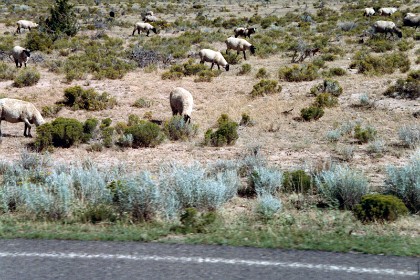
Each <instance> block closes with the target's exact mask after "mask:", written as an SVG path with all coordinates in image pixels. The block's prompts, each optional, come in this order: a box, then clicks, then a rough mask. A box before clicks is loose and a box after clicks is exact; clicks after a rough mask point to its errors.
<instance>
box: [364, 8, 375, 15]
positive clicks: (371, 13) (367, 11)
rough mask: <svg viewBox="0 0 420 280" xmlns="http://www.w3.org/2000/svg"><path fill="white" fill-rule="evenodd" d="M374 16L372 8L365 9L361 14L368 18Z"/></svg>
mask: <svg viewBox="0 0 420 280" xmlns="http://www.w3.org/2000/svg"><path fill="white" fill-rule="evenodd" d="M374 14H375V10H374V9H373V8H365V11H364V12H363V15H364V16H367V17H370V16H373V15H374Z"/></svg>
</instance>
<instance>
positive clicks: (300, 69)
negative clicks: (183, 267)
mask: <svg viewBox="0 0 420 280" xmlns="http://www.w3.org/2000/svg"><path fill="white" fill-rule="evenodd" d="M317 77H318V67H316V66H315V65H313V64H307V65H293V66H292V67H289V66H284V67H282V68H280V69H279V79H280V80H286V81H288V82H302V81H313V80H315V79H316V78H317Z"/></svg>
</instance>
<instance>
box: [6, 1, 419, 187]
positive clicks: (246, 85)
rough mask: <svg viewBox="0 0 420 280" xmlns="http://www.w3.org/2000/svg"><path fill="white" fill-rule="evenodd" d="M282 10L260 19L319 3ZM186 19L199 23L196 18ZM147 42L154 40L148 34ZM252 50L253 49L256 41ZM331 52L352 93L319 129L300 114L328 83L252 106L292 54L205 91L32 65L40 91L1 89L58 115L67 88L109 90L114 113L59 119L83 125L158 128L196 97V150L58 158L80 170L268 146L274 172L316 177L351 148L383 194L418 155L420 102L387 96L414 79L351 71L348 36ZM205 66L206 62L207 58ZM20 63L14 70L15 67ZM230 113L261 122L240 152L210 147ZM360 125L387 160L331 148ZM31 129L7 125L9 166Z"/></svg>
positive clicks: (254, 61) (285, 91)
mask: <svg viewBox="0 0 420 280" xmlns="http://www.w3.org/2000/svg"><path fill="white" fill-rule="evenodd" d="M275 2H276V1H274V3H268V4H266V5H259V9H258V12H259V13H260V14H261V15H262V16H264V15H270V14H276V15H277V16H281V15H282V14H285V13H286V12H290V11H296V10H298V11H299V10H301V9H304V7H305V5H306V6H309V12H310V11H311V6H312V3H307V4H306V3H305V4H303V3H302V2H299V1H288V3H287V5H286V4H283V3H281V2H282V1H278V2H280V3H275ZM217 3H219V2H217ZM229 3H230V4H229ZM229 3H223V4H220V6H224V7H226V8H227V9H228V10H229V11H230V12H225V13H223V14H235V13H239V14H240V15H241V16H250V15H252V13H251V9H250V8H248V9H247V8H246V7H247V5H248V4H249V3H248V4H245V3H244V4H243V5H242V7H239V6H238V4H237V3H236V2H235V3H233V2H229ZM238 3H239V2H238ZM162 5H163V4H162ZM218 5H219V4H218ZM218 5H209V6H208V16H209V17H211V16H214V13H216V12H217V10H218V9H219V7H218ZM327 5H328V7H329V8H331V9H335V10H338V9H339V8H340V4H339V3H337V4H334V3H328V4H327ZM99 7H102V9H103V10H104V11H106V10H107V8H106V7H104V6H103V5H99ZM312 9H313V8H312ZM139 12H140V11H139ZM118 16H119V18H120V19H122V20H126V21H130V22H133V23H134V22H136V21H138V20H139V18H140V16H138V17H137V18H136V16H135V13H133V12H131V13H129V14H127V15H126V16H122V15H118ZM159 16H160V17H161V18H164V19H165V20H167V21H168V22H171V21H173V20H174V18H175V17H178V16H180V15H179V14H175V13H174V14H172V15H171V14H159ZM186 16H191V17H193V16H194V15H186ZM360 18H361V20H360V23H359V24H363V23H362V22H363V18H362V11H361V12H360ZM367 27H368V26H367ZM174 30H175V28H174V27H171V28H168V29H167V30H160V32H159V34H157V35H155V34H153V33H152V34H151V35H150V36H162V37H170V36H175V35H174V34H173V33H174ZM14 31H15V26H5V25H4V24H1V25H0V32H1V33H4V32H10V33H13V32H14ZM27 32H28V31H27V30H25V31H24V32H23V33H22V34H17V35H15V44H19V43H20V42H22V40H23V38H24V37H25V36H26V33H27ZM94 32H95V31H92V30H81V31H80V32H79V35H80V36H81V35H87V36H91V35H92V34H94ZM131 32H132V28H131V27H126V28H124V27H118V26H113V27H112V28H110V29H107V30H105V33H106V34H107V35H109V36H115V37H118V38H122V39H123V40H127V41H135V40H136V38H137V37H138V35H137V34H136V35H135V36H134V37H132V36H130V35H131ZM181 32H183V31H181ZM221 32H224V33H226V36H228V35H231V30H225V29H223V28H221ZM79 35H78V36H79ZM140 36H144V34H142V35H140ZM147 39H148V38H147ZM147 39H146V41H145V43H146V44H147ZM250 41H251V42H252V38H251V39H250ZM331 44H332V45H336V46H339V47H340V48H342V49H344V50H345V54H344V55H343V56H341V57H339V58H338V59H336V60H335V61H331V62H326V66H327V67H329V68H331V67H340V68H343V69H345V70H346V71H347V74H346V75H344V76H341V77H334V79H336V80H338V81H339V83H340V85H341V86H342V88H343V94H342V95H341V96H340V97H339V106H337V107H333V108H327V109H326V110H325V115H324V116H323V117H322V118H321V119H319V120H318V121H312V122H302V121H297V120H296V117H298V116H299V115H300V110H301V109H302V108H303V107H307V106H309V105H310V104H311V103H312V102H313V100H314V97H312V96H310V95H309V91H310V89H311V87H312V86H314V85H316V84H319V83H320V82H322V81H323V78H322V77H320V78H318V79H316V80H313V81H309V82H287V81H279V84H280V85H281V86H282V91H281V92H280V93H278V94H272V95H268V96H265V97H259V98H250V97H249V92H250V91H251V90H252V87H253V85H254V84H256V83H257V82H258V80H259V79H257V78H255V74H256V72H257V70H258V69H259V68H262V67H264V68H266V69H267V71H268V73H269V74H270V77H271V79H275V80H277V72H278V69H279V68H280V67H281V66H285V65H291V63H290V57H288V53H280V54H276V55H273V56H270V57H268V58H259V57H258V56H250V55H248V57H249V59H248V60H247V61H246V62H247V63H249V64H250V65H251V66H252V70H251V72H250V73H248V74H246V75H237V74H238V72H239V69H240V65H239V64H238V65H232V66H231V71H229V72H224V71H223V72H222V73H221V75H219V76H218V77H216V78H214V79H213V81H212V82H201V83H197V82H194V81H193V80H194V77H184V78H182V79H181V80H175V81H174V80H170V79H169V80H162V79H161V74H162V73H163V72H164V71H166V70H167V69H163V67H158V68H156V70H154V71H152V72H151V73H145V72H144V71H143V69H139V68H137V69H136V70H135V71H132V72H130V73H128V74H127V75H125V76H124V77H123V78H122V79H117V80H109V79H102V80H95V79H92V77H90V76H87V77H86V78H85V79H83V80H77V81H73V82H71V83H67V82H65V80H64V78H63V76H62V75H57V74H55V73H51V72H49V71H48V69H47V68H46V67H43V64H42V63H34V62H32V61H31V60H29V63H28V66H30V67H36V68H37V70H38V71H39V72H40V73H41V79H40V80H39V82H38V83H37V84H36V85H33V86H30V87H23V88H15V87H13V86H12V83H13V81H2V82H1V83H0V96H2V97H10V98H18V99H24V100H28V101H31V102H33V103H34V104H35V105H36V106H37V107H38V108H42V107H43V106H51V105H53V104H54V103H55V102H57V101H59V100H61V99H62V98H63V91H64V89H66V88H68V87H70V86H73V85H81V86H83V87H90V88H94V89H95V90H96V91H97V92H100V93H101V92H103V91H106V92H107V93H109V94H110V95H111V96H113V97H115V98H116V100H117V106H115V107H114V108H113V109H107V110H103V111H97V112H89V111H80V110H79V111H72V110H68V109H62V110H61V111H60V112H59V113H58V115H57V116H62V117H69V118H76V119H78V120H81V121H83V120H85V119H87V118H90V117H95V118H98V119H103V118H108V117H109V118H111V119H112V121H113V122H114V123H116V122H118V121H127V117H128V115H129V114H136V115H138V116H143V115H144V114H145V112H147V111H150V112H151V113H152V115H153V118H155V119H160V120H165V119H169V118H170V117H171V110H170V107H169V92H170V91H171V89H173V88H174V87H177V86H181V87H184V88H186V89H188V90H189V91H190V92H191V93H192V94H193V97H194V103H195V106H194V110H193V113H192V121H193V123H195V124H198V125H199V133H198V135H197V137H195V138H194V139H193V140H192V141H186V142H173V141H169V140H166V141H165V142H164V143H163V144H161V145H159V146H157V147H155V148H141V149H124V150H121V149H119V148H118V147H115V148H107V149H104V150H103V151H101V152H87V150H86V147H87V144H80V145H78V146H77V147H71V148H69V149H61V148H57V149H55V150H54V151H53V152H52V153H51V157H52V159H54V161H55V160H56V161H62V162H71V161H75V160H83V159H86V158H89V159H92V160H93V161H95V162H98V163H100V164H101V165H104V166H105V165H108V164H116V163H118V162H125V163H127V164H128V165H129V166H132V167H133V168H139V169H151V170H156V168H157V167H158V166H159V165H160V164H161V163H162V162H167V161H171V160H175V161H181V162H185V163H192V162H194V161H199V162H208V161H216V160H218V159H235V158H237V157H239V156H241V155H242V154H243V153H244V151H245V150H246V149H247V148H249V147H255V146H260V147H261V151H262V153H263V155H264V156H265V157H266V158H267V160H268V161H269V163H270V164H272V165H274V166H278V167H279V168H280V169H282V170H293V169H301V168H304V169H308V168H311V167H314V166H317V165H322V164H326V163H328V162H329V161H338V162H340V161H342V160H343V157H342V156H340V154H339V151H340V149H342V148H343V147H351V148H352V149H353V151H354V155H353V157H352V158H351V159H348V160H347V163H348V164H349V165H350V166H351V167H352V168H356V169H360V170H363V171H364V172H365V173H366V174H367V175H368V176H369V179H370V181H371V184H372V185H373V186H380V185H381V183H382V180H383V175H384V170H385V168H386V166H387V165H389V164H394V165H401V164H403V163H404V162H406V160H407V158H408V157H409V156H410V155H411V154H412V150H411V149H407V148H404V147H401V145H400V144H399V139H398V129H399V128H400V127H402V126H403V125H406V124H413V123H416V122H418V119H415V118H414V117H413V112H415V111H418V110H419V109H420V103H419V101H418V100H404V99H392V98H388V97H385V96H383V92H384V91H385V90H386V88H387V87H388V86H389V85H391V84H393V83H395V81H396V80H397V79H398V78H404V77H405V76H406V74H405V73H400V72H399V71H398V70H397V71H396V72H395V73H394V74H390V75H382V76H366V75H363V74H359V73H357V70H356V69H349V65H350V62H351V58H352V56H353V55H354V52H355V51H356V50H357V49H358V48H361V46H360V45H357V44H356V45H355V44H353V45H347V44H346V40H345V38H344V36H343V37H341V38H339V39H338V40H333V38H332V39H331ZM414 44H415V47H414V48H413V49H411V50H409V51H408V54H409V57H410V59H411V68H410V69H411V70H418V69H420V66H419V64H416V63H415V59H416V56H415V55H414V53H415V51H416V50H418V48H419V45H420V44H419V43H418V41H414ZM194 48H195V46H192V51H196V50H195V49H194ZM213 48H214V49H216V50H219V51H221V52H222V53H223V52H224V50H225V45H224V43H223V42H215V43H214V44H213ZM257 54H258V46H257ZM317 55H321V54H317ZM43 56H44V57H45V59H50V58H51V59H52V58H54V59H57V54H55V53H54V52H52V53H48V54H43ZM315 57H316V56H315ZM63 59H64V58H63ZM196 59H197V62H198V58H196ZM312 59H314V57H310V58H308V59H307V60H306V61H305V62H310V61H311V60H312ZM5 61H8V60H5ZM180 61H182V60H180ZM242 62H243V61H242ZM10 63H11V64H12V62H10ZM363 94H367V95H368V96H369V98H370V100H371V101H373V106H372V108H368V109H366V108H360V107H357V106H355V105H357V104H358V103H360V101H359V100H360V96H361V95H363ZM139 98H144V99H147V100H150V101H151V102H152V103H151V104H152V105H151V107H149V108H136V107H133V106H132V105H133V103H134V102H135V101H136V100H137V99H139ZM290 109H293V110H292V111H291V113H290V114H287V115H286V114H282V112H284V111H287V110H290ZM222 113H227V114H228V115H229V116H230V117H231V118H232V119H233V120H235V121H237V122H239V120H240V119H241V115H242V113H247V114H249V116H250V117H251V118H252V120H254V122H255V125H254V126H249V127H240V129H239V139H238V140H237V142H236V143H235V144H234V145H233V146H227V147H208V146H203V145H202V142H203V136H204V132H205V131H206V130H207V129H208V128H210V127H212V126H213V125H214V124H215V122H216V120H217V118H218V117H219V116H220V114H222ZM46 120H47V121H51V120H52V118H46ZM352 121H353V122H354V121H356V122H360V123H362V124H363V125H369V126H372V127H374V128H375V129H376V130H377V132H378V134H377V138H378V139H381V140H383V141H385V143H386V150H385V151H384V152H383V153H381V154H380V155H379V156H372V155H370V154H369V153H367V151H366V149H367V145H368V144H358V143H357V142H356V141H353V140H348V139H347V140H344V141H343V140H340V141H338V143H330V142H329V141H328V140H327V139H326V134H327V132H328V131H330V130H332V129H334V128H336V127H338V126H339V125H340V124H343V123H345V122H352ZM22 130H23V124H22V123H20V124H12V123H7V122H2V132H3V133H4V134H5V136H4V137H3V140H2V143H1V145H0V154H2V155H3V157H4V158H7V159H8V160H12V159H16V158H18V157H19V156H20V155H21V153H22V150H24V149H26V148H25V147H26V145H27V144H28V143H30V142H31V141H33V139H26V138H24V137H23V135H22Z"/></svg>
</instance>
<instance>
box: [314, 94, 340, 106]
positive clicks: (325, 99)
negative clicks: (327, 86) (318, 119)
mask: <svg viewBox="0 0 420 280" xmlns="http://www.w3.org/2000/svg"><path fill="white" fill-rule="evenodd" d="M337 104H338V98H337V97H335V96H334V95H332V94H331V93H327V92H324V93H321V94H319V95H318V96H317V97H316V99H315V102H314V105H315V106H316V107H320V108H324V107H327V108H331V107H334V106H337Z"/></svg>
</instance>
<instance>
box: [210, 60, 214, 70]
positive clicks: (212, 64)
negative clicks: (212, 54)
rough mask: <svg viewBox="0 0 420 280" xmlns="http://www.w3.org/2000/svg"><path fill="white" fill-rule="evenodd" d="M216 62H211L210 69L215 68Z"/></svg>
mask: <svg viewBox="0 0 420 280" xmlns="http://www.w3.org/2000/svg"><path fill="white" fill-rule="evenodd" d="M213 66H214V62H212V63H211V67H210V70H213Z"/></svg>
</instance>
